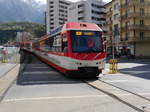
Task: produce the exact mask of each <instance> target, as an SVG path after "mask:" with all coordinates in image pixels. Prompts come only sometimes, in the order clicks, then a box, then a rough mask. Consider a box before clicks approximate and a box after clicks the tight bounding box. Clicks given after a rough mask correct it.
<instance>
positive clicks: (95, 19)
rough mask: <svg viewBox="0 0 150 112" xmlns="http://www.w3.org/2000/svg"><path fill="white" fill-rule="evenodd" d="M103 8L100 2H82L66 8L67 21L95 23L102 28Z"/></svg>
mask: <svg viewBox="0 0 150 112" xmlns="http://www.w3.org/2000/svg"><path fill="white" fill-rule="evenodd" d="M105 14H106V13H105V7H104V3H103V2H102V1H101V0H82V1H79V2H76V3H73V4H71V5H70V6H69V8H68V21H76V22H89V23H95V24H97V25H98V26H100V27H102V29H103V28H104V24H105V23H106V21H105V17H104V15H105Z"/></svg>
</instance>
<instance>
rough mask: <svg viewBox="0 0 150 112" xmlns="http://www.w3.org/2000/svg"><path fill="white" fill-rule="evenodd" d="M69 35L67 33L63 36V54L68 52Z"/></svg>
mask: <svg viewBox="0 0 150 112" xmlns="http://www.w3.org/2000/svg"><path fill="white" fill-rule="evenodd" d="M67 43H68V41H67V35H66V33H64V34H62V52H68V46H67Z"/></svg>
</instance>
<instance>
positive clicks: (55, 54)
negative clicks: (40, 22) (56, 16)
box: [21, 22, 106, 77]
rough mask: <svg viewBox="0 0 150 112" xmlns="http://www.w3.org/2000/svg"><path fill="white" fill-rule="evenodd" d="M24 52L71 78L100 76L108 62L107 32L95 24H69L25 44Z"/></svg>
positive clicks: (23, 45) (23, 44)
mask: <svg viewBox="0 0 150 112" xmlns="http://www.w3.org/2000/svg"><path fill="white" fill-rule="evenodd" d="M21 49H23V50H26V51H28V52H31V53H33V54H34V55H36V56H37V57H39V58H40V59H41V60H42V61H43V62H45V63H47V64H48V65H50V66H52V67H54V68H55V69H57V70H58V71H60V72H62V73H64V74H65V75H66V76H71V77H97V76H99V74H100V73H102V70H103V69H104V67H105V62H106V42H105V40H104V33H103V31H102V29H101V28H100V27H99V26H97V25H96V24H93V23H86V22H67V23H65V24H64V25H62V26H60V27H58V28H56V29H54V30H53V31H51V32H50V34H48V35H45V36H43V37H41V38H40V39H38V40H33V41H26V42H23V43H22V47H21Z"/></svg>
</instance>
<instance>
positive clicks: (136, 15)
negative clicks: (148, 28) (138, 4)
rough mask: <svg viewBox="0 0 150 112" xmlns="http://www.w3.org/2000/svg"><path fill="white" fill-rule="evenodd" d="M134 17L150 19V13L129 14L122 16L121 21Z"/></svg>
mask: <svg viewBox="0 0 150 112" xmlns="http://www.w3.org/2000/svg"><path fill="white" fill-rule="evenodd" d="M132 17H136V18H150V13H140V12H135V13H134V12H131V13H128V14H127V15H122V16H121V19H128V18H132Z"/></svg>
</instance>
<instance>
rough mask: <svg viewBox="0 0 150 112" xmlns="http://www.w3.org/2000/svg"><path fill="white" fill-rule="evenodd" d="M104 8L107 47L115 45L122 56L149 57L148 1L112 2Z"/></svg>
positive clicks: (149, 11)
mask: <svg viewBox="0 0 150 112" xmlns="http://www.w3.org/2000/svg"><path fill="white" fill-rule="evenodd" d="M117 4H118V5H117ZM105 7H106V11H107V14H106V15H107V16H106V24H107V40H108V41H109V44H108V45H109V46H111V45H115V48H116V51H118V52H119V53H121V54H122V55H135V56H145V57H149V56H150V52H149V49H150V21H149V19H150V1H149V0H112V1H111V2H110V3H108V4H106V5H105ZM116 7H118V8H117V10H116V11H115V9H116ZM115 19H116V20H115ZM116 29H118V30H116ZM116 35H118V36H117V39H118V40H116ZM113 40H115V43H114V44H112V43H113V42H112V41H113Z"/></svg>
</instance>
